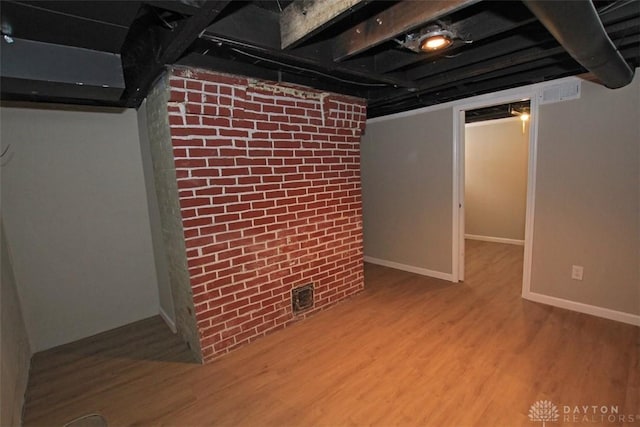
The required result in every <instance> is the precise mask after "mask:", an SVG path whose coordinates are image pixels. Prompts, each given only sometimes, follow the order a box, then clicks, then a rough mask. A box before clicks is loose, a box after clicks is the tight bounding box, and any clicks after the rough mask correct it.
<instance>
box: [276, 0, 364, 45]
mask: <svg viewBox="0 0 640 427" xmlns="http://www.w3.org/2000/svg"><path fill="white" fill-rule="evenodd" d="M364 4H366V2H365V1H363V0H296V1H294V2H293V3H291V4H290V5H289V6H287V7H286V8H285V9H284V10H283V11H282V14H281V15H280V37H281V40H282V49H287V48H292V47H294V46H296V45H298V44H300V43H302V42H303V41H304V40H306V39H308V38H309V37H311V36H313V35H314V34H317V33H318V32H320V31H322V30H323V29H324V28H326V27H328V26H330V25H331V24H333V23H334V22H336V21H337V20H339V19H340V18H342V17H344V16H345V15H347V14H349V13H351V12H353V10H354V9H355V8H356V7H361V6H363V5H364Z"/></svg>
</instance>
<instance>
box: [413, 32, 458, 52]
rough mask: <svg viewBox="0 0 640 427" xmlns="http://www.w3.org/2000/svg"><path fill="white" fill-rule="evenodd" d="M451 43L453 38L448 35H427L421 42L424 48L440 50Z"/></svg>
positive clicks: (421, 47)
mask: <svg viewBox="0 0 640 427" xmlns="http://www.w3.org/2000/svg"><path fill="white" fill-rule="evenodd" d="M450 44H451V39H450V38H449V37H447V36H446V35H436V36H431V37H427V38H426V39H424V40H423V41H422V43H421V44H420V49H422V50H438V49H444V48H445V47H447V46H449V45H450Z"/></svg>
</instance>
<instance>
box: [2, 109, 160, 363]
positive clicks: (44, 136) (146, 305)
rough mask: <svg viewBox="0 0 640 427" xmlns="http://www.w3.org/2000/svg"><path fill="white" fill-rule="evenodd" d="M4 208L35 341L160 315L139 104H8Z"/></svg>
mask: <svg viewBox="0 0 640 427" xmlns="http://www.w3.org/2000/svg"><path fill="white" fill-rule="evenodd" d="M0 121H1V124H2V129H1V133H0V136H1V140H2V147H6V146H8V145H9V144H10V148H9V151H8V154H7V156H5V158H4V159H3V161H2V216H3V221H4V224H5V229H6V233H7V237H8V241H9V242H11V245H12V246H11V250H12V253H13V261H14V272H15V276H16V281H17V283H18V293H19V295H20V299H21V301H22V302H23V307H22V308H23V314H24V318H25V323H26V326H27V330H28V334H29V337H30V339H31V344H32V349H33V350H34V351H41V350H44V349H47V348H50V347H54V346H57V345H59V344H63V343H66V342H70V341H74V340H77V339H79V338H83V337H86V336H90V335H93V334H96V333H99V332H102V331H105V330H108V329H111V328H114V327H118V326H121V325H123V324H126V323H130V322H132V321H136V320H139V319H142V318H146V317H149V316H152V315H156V314H157V313H158V311H159V304H158V289H157V286H156V273H155V266H154V260H153V248H152V244H151V235H150V225H149V215H148V206H147V200H146V192H145V184H144V177H143V170H142V160H141V154H140V145H139V140H138V124H137V119H136V111H135V110H107V109H82V110H80V109H76V108H73V107H60V106H58V107H51V108H45V107H34V106H32V107H30V108H17V107H3V108H2V109H1V110H0Z"/></svg>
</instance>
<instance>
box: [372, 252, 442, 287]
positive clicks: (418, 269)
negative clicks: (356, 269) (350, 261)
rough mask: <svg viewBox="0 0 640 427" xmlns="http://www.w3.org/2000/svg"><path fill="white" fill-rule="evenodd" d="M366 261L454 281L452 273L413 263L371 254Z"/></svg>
mask: <svg viewBox="0 0 640 427" xmlns="http://www.w3.org/2000/svg"><path fill="white" fill-rule="evenodd" d="M364 262H368V263H371V264H376V265H381V266H383V267H389V268H395V269H396V270H402V271H408V272H409V273H415V274H419V275H421V276H428V277H433V278H434V279H442V280H446V281H448V282H453V276H452V275H451V273H443V272H441V271H434V270H428V269H426V268H422V267H415V266H412V265H407V264H400V263H398V262H393V261H387V260H384V259H379V258H373V257H370V256H365V257H364Z"/></svg>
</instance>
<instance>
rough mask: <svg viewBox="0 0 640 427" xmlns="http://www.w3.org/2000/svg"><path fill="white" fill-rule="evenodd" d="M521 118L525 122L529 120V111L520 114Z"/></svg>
mask: <svg viewBox="0 0 640 427" xmlns="http://www.w3.org/2000/svg"><path fill="white" fill-rule="evenodd" d="M520 120H522V121H523V122H526V121H527V120H529V114H527V113H522V114H520Z"/></svg>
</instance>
